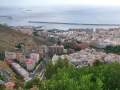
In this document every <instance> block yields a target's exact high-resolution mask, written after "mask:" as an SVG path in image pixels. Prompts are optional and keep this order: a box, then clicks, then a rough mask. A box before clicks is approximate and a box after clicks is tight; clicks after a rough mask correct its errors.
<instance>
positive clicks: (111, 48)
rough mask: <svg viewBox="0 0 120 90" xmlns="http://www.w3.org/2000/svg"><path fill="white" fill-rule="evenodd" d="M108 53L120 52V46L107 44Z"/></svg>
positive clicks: (106, 50)
mask: <svg viewBox="0 0 120 90" xmlns="http://www.w3.org/2000/svg"><path fill="white" fill-rule="evenodd" d="M104 50H105V52H106V53H116V54H120V46H119V45H118V46H107V47H106V48H105V49H104Z"/></svg>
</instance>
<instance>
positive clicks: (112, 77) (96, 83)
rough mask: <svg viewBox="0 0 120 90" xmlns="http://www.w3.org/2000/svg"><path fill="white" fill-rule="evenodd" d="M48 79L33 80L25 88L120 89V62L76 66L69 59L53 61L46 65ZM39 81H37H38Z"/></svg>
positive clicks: (63, 89) (66, 89)
mask: <svg viewBox="0 0 120 90" xmlns="http://www.w3.org/2000/svg"><path fill="white" fill-rule="evenodd" d="M45 76H46V80H42V81H40V80H39V79H35V80H32V81H30V82H27V83H26V84H25V87H24V88H25V89H27V90H29V89H30V88H31V87H37V88H38V89H39V90H120V78H119V77H120V64H118V63H112V64H101V63H100V62H98V61H97V62H96V63H95V66H93V67H89V66H88V67H83V68H78V69H77V68H75V67H74V66H72V65H70V64H69V63H68V62H67V60H58V62H57V63H56V64H54V65H53V64H52V63H51V62H50V63H49V64H48V66H47V67H46V73H45ZM36 82H37V83H36Z"/></svg>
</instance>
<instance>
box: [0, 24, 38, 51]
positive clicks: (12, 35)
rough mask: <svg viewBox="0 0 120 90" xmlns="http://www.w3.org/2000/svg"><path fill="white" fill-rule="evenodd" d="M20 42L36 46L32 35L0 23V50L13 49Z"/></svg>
mask: <svg viewBox="0 0 120 90" xmlns="http://www.w3.org/2000/svg"><path fill="white" fill-rule="evenodd" d="M21 42H22V43H25V44H32V45H34V46H36V43H35V41H34V40H33V38H32V36H28V35H26V34H23V33H21V32H18V31H15V30H12V29H10V28H9V27H7V26H3V25H0V50H8V49H13V48H15V45H16V44H17V43H21Z"/></svg>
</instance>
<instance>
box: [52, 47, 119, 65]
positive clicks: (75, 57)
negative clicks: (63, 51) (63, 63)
mask: <svg viewBox="0 0 120 90" xmlns="http://www.w3.org/2000/svg"><path fill="white" fill-rule="evenodd" d="M59 58H61V59H65V58H67V59H68V60H69V62H70V63H71V64H73V65H74V66H76V67H83V66H88V65H90V66H92V65H93V64H94V62H95V61H96V60H99V61H101V62H104V63H112V62H118V63H120V55H116V54H112V53H109V54H107V53H104V52H102V51H96V50H95V49H92V48H86V49H83V50H81V51H78V52H76V53H72V54H69V55H61V56H58V55H54V56H53V58H52V62H53V63H55V62H56V61H57V60H59Z"/></svg>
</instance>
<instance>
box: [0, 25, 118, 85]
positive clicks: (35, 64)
mask: <svg viewBox="0 0 120 90" xmlns="http://www.w3.org/2000/svg"><path fill="white" fill-rule="evenodd" d="M11 28H12V29H13V30H16V31H18V32H20V33H23V34H25V35H29V36H32V37H33V38H37V39H39V40H41V39H43V40H45V41H48V42H51V43H52V44H41V45H39V47H36V46H35V45H34V44H32V43H29V44H24V43H21V42H20V43H19V42H18V44H17V45H15V47H14V49H12V50H5V51H4V62H5V63H6V64H7V65H8V66H10V68H11V69H12V70H13V71H14V72H15V73H16V74H17V75H20V77H21V78H22V79H23V80H24V81H25V82H27V81H29V80H31V79H33V78H34V77H36V76H37V77H39V78H40V79H45V77H44V72H45V65H46V64H47V63H48V62H49V61H52V62H53V63H55V62H56V61H57V60H58V59H59V58H62V59H67V60H68V61H69V63H71V64H72V65H74V66H75V67H76V68H80V67H85V66H92V65H93V64H94V62H95V61H96V60H99V61H100V62H103V63H111V62H118V63H119V62H120V55H119V54H116V53H112V52H111V53H106V52H105V50H104V49H105V48H106V47H107V46H119V45H120V36H119V35H120V28H109V29H104V28H96V29H92V28H90V29H89V28H86V29H82V28H79V29H69V30H66V31H65V30H57V29H53V30H44V29H43V28H42V27H28V26H25V27H24V26H18V27H11ZM0 82H1V84H6V83H8V82H9V84H10V85H11V87H12V86H14V85H15V83H13V82H12V81H7V82H4V81H0ZM8 86H9V85H8Z"/></svg>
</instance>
